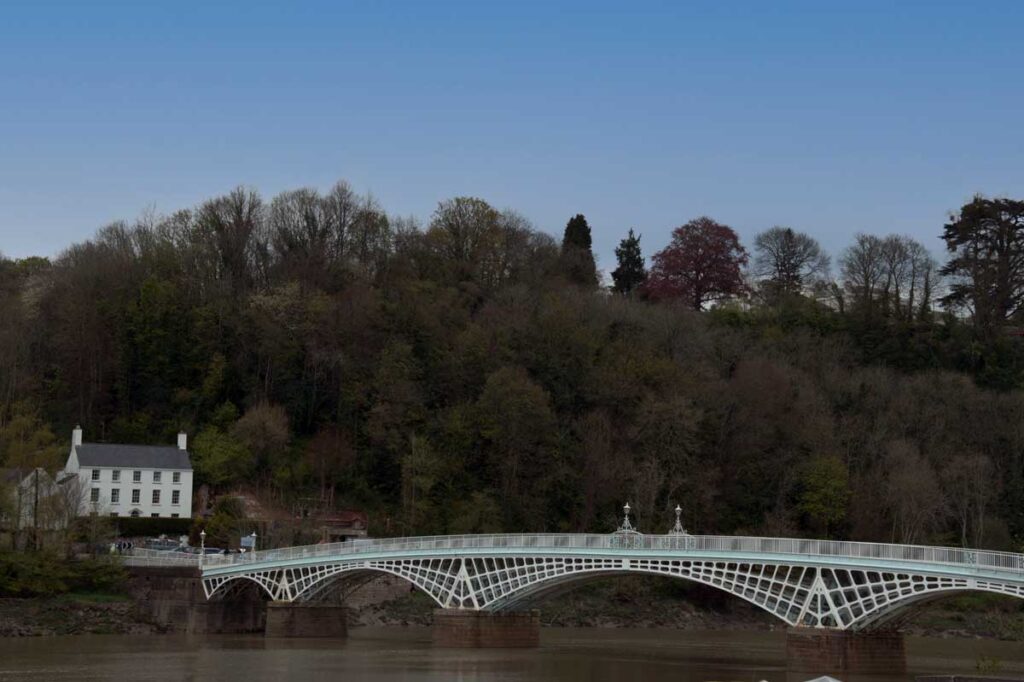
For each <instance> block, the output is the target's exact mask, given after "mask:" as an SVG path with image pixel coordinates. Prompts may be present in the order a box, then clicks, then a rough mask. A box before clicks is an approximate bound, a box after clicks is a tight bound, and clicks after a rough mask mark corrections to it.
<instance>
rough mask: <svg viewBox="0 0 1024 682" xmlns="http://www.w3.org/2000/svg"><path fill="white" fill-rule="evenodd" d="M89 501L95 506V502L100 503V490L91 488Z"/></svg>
mask: <svg viewBox="0 0 1024 682" xmlns="http://www.w3.org/2000/svg"><path fill="white" fill-rule="evenodd" d="M89 501H90V502H92V503H94V504H95V503H96V502H99V501H100V489H99V488H93V489H92V490H91V491H90V492H89Z"/></svg>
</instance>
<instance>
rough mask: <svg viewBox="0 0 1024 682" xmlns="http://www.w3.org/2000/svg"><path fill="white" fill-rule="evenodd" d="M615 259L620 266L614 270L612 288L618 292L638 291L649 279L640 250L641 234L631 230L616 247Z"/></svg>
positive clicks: (629, 292) (625, 293)
mask: <svg viewBox="0 0 1024 682" xmlns="http://www.w3.org/2000/svg"><path fill="white" fill-rule="evenodd" d="M615 260H616V261H617V263H618V266H617V267H616V268H615V270H613V271H612V281H613V282H614V284H613V285H612V290H613V291H615V292H616V293H618V294H623V295H628V294H631V293H633V292H634V291H636V290H637V289H638V288H639V287H640V285H642V284H643V283H644V282H645V281H647V268H646V267H645V266H644V257H643V254H642V253H641V252H640V235H638V234H633V230H632V229H630V230H629V236H627V237H626V238H625V239H623V240H622V241H621V242H619V245H618V246H616V247H615Z"/></svg>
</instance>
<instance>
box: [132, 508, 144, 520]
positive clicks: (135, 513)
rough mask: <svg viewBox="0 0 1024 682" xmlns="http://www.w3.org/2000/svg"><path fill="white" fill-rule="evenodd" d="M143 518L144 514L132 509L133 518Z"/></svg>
mask: <svg viewBox="0 0 1024 682" xmlns="http://www.w3.org/2000/svg"><path fill="white" fill-rule="evenodd" d="M140 516H142V513H141V512H140V511H139V510H138V509H132V513H131V517H132V518H133V519H137V518H139V517H140Z"/></svg>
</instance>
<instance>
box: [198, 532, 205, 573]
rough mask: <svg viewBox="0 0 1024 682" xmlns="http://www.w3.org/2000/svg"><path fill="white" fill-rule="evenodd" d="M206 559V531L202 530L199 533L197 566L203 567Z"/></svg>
mask: <svg viewBox="0 0 1024 682" xmlns="http://www.w3.org/2000/svg"><path fill="white" fill-rule="evenodd" d="M205 558H206V529H205V528H203V529H202V530H201V531H199V565H200V566H202V565H203V560H204V559H205Z"/></svg>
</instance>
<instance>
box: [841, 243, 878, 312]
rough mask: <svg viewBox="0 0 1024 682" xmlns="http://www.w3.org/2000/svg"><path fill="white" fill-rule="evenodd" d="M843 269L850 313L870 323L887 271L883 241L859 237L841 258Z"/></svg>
mask: <svg viewBox="0 0 1024 682" xmlns="http://www.w3.org/2000/svg"><path fill="white" fill-rule="evenodd" d="M840 270H841V277H842V280H843V289H844V292H845V293H846V294H847V295H848V296H849V304H848V306H847V308H848V309H849V311H850V312H852V313H856V314H859V315H860V316H862V317H863V318H865V319H868V320H870V319H872V318H873V317H875V315H876V313H877V311H878V308H879V299H880V297H881V291H882V288H883V287H882V284H883V282H884V281H885V272H886V268H885V258H884V246H883V242H882V240H881V239H879V238H878V237H876V236H874V235H869V234H857V235H856V236H855V237H854V243H853V244H851V245H850V246H849V247H847V248H846V250H845V251H844V252H843V255H842V257H841V258H840Z"/></svg>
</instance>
